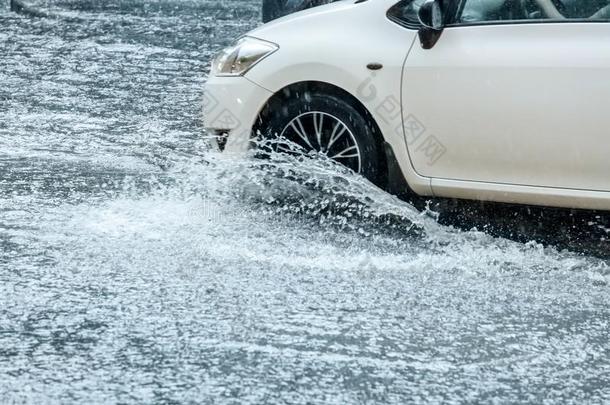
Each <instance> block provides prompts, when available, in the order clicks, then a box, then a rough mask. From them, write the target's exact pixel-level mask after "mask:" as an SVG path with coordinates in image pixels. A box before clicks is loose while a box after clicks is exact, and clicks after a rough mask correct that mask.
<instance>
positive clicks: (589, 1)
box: [457, 0, 610, 24]
mask: <svg viewBox="0 0 610 405" xmlns="http://www.w3.org/2000/svg"><path fill="white" fill-rule="evenodd" d="M536 20H542V21H544V20H552V21H556V22H561V21H587V20H589V21H610V0H464V1H463V2H462V6H461V11H460V12H459V15H458V19H457V23H458V24H459V23H462V24H469V23H494V22H509V21H536Z"/></svg>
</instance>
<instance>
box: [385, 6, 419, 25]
mask: <svg viewBox="0 0 610 405" xmlns="http://www.w3.org/2000/svg"><path fill="white" fill-rule="evenodd" d="M425 1H426V0H402V1H399V2H398V3H396V4H395V5H394V6H392V8H390V10H388V18H389V19H390V20H392V21H394V22H395V23H397V24H400V25H402V26H404V27H407V28H412V29H419V28H420V26H421V24H420V23H419V16H418V12H419V8H420V7H421V5H422V4H424V3H425Z"/></svg>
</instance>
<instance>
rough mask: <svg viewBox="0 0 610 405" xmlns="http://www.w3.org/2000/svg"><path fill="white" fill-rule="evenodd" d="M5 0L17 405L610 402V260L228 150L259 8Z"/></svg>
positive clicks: (3, 334) (1, 26) (2, 112)
mask: <svg viewBox="0 0 610 405" xmlns="http://www.w3.org/2000/svg"><path fill="white" fill-rule="evenodd" d="M7 3H8V2H4V3H2V2H0V54H1V55H2V57H1V58H0V83H1V84H2V86H0V174H1V176H0V402H1V403H15V404H17V403H18V404H21V403H62V404H64V403H108V402H120V403H261V402H272V403H280V402H281V403H337V404H344V403H396V404H403V403H407V402H422V403H441V402H442V403H466V402H468V403H472V402H498V403H499V402H503V403H536V404H540V403H574V404H582V403H608V402H609V401H610V343H609V336H610V324H609V322H610V267H609V266H608V260H609V259H608V258H607V257H603V255H592V254H588V253H587V252H584V253H583V252H578V251H576V252H570V251H560V250H558V249H556V248H552V247H545V246H543V245H541V244H538V243H536V242H530V243H519V242H516V241H510V240H507V239H502V238H495V237H492V236H490V235H488V234H485V233H481V232H477V231H464V230H457V229H454V228H452V227H448V226H445V225H441V224H438V223H437V222H436V221H435V220H434V215H433V214H432V213H429V212H425V211H424V212H421V211H418V210H416V209H414V208H413V207H411V206H410V205H409V204H407V203H404V202H402V201H400V200H398V199H396V198H394V197H391V196H389V195H387V194H385V193H383V192H381V191H380V190H378V189H376V188H375V187H373V186H372V185H370V184H369V183H367V182H366V181H364V180H362V179H360V178H358V177H356V176H354V175H352V174H350V173H346V172H345V171H343V170H341V169H339V168H337V167H336V166H334V165H333V164H331V163H329V162H325V161H307V162H298V161H296V160H291V159H288V158H281V157H278V158H277V159H272V160H271V161H266V162H261V161H256V160H254V159H244V160H241V161H235V160H227V159H222V158H221V157H220V156H218V155H217V154H216V153H215V152H213V151H210V150H209V148H208V146H207V140H206V135H205V133H204V132H203V129H202V127H201V122H200V115H199V114H200V113H199V111H200V104H201V92H202V86H203V83H204V81H205V77H206V75H207V72H208V71H209V69H208V65H209V60H210V58H211V57H212V55H213V54H214V53H215V52H216V51H217V50H218V49H219V48H221V47H222V46H224V45H227V44H228V43H230V42H231V41H232V40H233V39H234V38H236V37H238V36H240V35H241V34H243V33H244V32H246V31H247V30H249V29H251V28H253V27H255V26H256V25H257V24H258V20H259V18H260V17H259V8H260V5H259V3H258V2H255V1H223V2H218V1H205V0H198V1H194V0H193V1H190V0H173V1H169V0H146V1H145V0H128V1H118V0H117V1H106V2H98V1H94V0H80V1H77V0H65V1H49V2H46V1H38V2H36V3H34V6H35V8H36V10H38V11H39V12H40V15H39V16H37V17H31V16H30V17H28V16H24V15H18V14H15V13H10V12H9V11H8V4H7ZM596 243H597V245H599V246H603V241H602V242H599V241H597V242H596ZM602 251H603V248H602Z"/></svg>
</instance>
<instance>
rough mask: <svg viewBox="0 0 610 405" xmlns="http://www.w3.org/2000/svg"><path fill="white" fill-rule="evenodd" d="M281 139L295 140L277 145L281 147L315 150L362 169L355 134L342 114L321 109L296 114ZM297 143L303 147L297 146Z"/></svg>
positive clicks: (353, 168) (281, 150)
mask: <svg viewBox="0 0 610 405" xmlns="http://www.w3.org/2000/svg"><path fill="white" fill-rule="evenodd" d="M280 139H285V140H288V141H290V142H292V144H282V143H280V144H279V145H278V146H277V149H278V151H280V152H286V153H298V152H300V153H302V152H303V150H304V151H305V152H312V151H315V152H317V153H321V154H323V155H325V156H327V157H329V158H330V159H332V160H334V161H336V162H338V163H341V164H343V165H344V166H347V167H349V168H350V169H352V170H353V171H355V172H356V173H360V171H361V170H362V156H361V153H360V147H359V146H358V143H357V142H356V137H355V136H354V134H353V133H352V131H351V130H350V129H349V127H348V126H347V125H346V124H345V123H344V122H343V121H342V120H340V119H339V118H337V117H335V116H334V115H332V114H328V113H325V112H322V111H310V112H306V113H302V114H300V115H298V116H297V117H295V118H293V119H292V120H291V121H290V122H289V123H288V124H287V125H286V126H285V127H284V129H283V130H282V133H281V134H280ZM294 144H296V145H298V146H299V147H300V148H302V150H300V151H299V150H298V149H295V148H294V146H293V145H294Z"/></svg>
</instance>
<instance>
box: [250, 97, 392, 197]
mask: <svg viewBox="0 0 610 405" xmlns="http://www.w3.org/2000/svg"><path fill="white" fill-rule="evenodd" d="M265 116H266V117H267V118H263V122H262V123H261V125H260V127H259V128H260V135H261V136H262V137H263V138H265V139H275V140H278V142H277V143H276V146H275V147H274V149H276V150H277V151H281V152H288V153H299V154H307V153H309V152H312V151H317V152H321V153H324V154H326V155H327V156H328V157H330V158H331V159H333V160H335V161H337V162H339V163H341V164H342V165H344V166H347V167H349V168H351V169H352V170H353V171H354V172H356V173H359V174H361V175H362V176H364V177H366V178H367V179H369V180H370V181H372V182H373V183H375V184H377V185H383V182H384V180H385V179H384V177H385V176H384V173H385V171H384V168H385V163H384V162H385V155H384V152H383V149H382V146H381V144H380V142H379V141H378V138H377V137H376V131H375V128H376V127H375V125H374V124H373V123H372V122H371V120H370V119H368V118H367V117H366V116H364V115H363V114H362V113H361V112H360V111H358V110H357V109H356V108H354V106H353V105H351V104H350V103H348V102H346V101H344V100H343V99H342V98H340V97H337V96H334V95H329V94H323V93H316V92H314V93H309V92H305V93H301V94H300V95H299V97H292V98H290V99H288V100H283V101H282V102H281V103H279V102H278V103H274V104H273V105H272V106H270V107H269V110H268V113H267V114H266V115H265ZM342 125H344V126H345V130H343V127H342ZM316 128H318V129H319V130H318V129H316ZM342 131H343V132H342ZM304 133H306V134H307V138H308V140H309V142H305V140H304V139H303V136H302V135H303V134H304ZM333 139H334V142H332V141H333ZM285 140H288V141H290V142H291V145H294V144H298V148H297V149H294V148H293V147H285V146H284V145H287V144H285V143H283V142H284V141H285ZM278 145H279V146H278ZM356 153H357V154H358V158H356V157H351V156H352V155H354V154H356Z"/></svg>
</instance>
